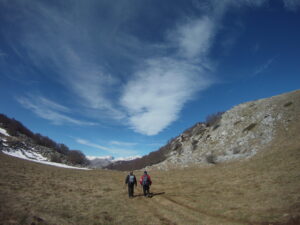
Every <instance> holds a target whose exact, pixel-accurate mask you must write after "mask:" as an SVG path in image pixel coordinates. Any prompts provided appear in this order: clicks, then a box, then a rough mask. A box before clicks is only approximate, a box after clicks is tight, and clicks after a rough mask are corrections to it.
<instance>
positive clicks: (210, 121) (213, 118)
mask: <svg viewBox="0 0 300 225" xmlns="http://www.w3.org/2000/svg"><path fill="white" fill-rule="evenodd" d="M223 113H224V112H217V113H214V114H211V115H208V116H207V117H206V121H205V124H206V125H207V126H208V127H212V126H213V127H214V129H216V128H218V126H219V125H218V123H219V122H220V120H221V118H222V115H223Z"/></svg>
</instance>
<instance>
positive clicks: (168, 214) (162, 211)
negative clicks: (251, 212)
mask: <svg viewBox="0 0 300 225" xmlns="http://www.w3.org/2000/svg"><path fill="white" fill-rule="evenodd" d="M153 194H154V196H153V197H152V198H145V197H144V196H142V194H141V192H140V190H139V191H137V193H136V197H135V198H134V199H129V200H128V201H134V202H133V204H130V205H131V207H134V208H135V209H136V210H137V212H138V214H139V215H143V216H145V217H149V218H153V219H152V220H151V221H149V223H147V224H164V225H179V224H197V225H198V224H199V225H201V224H216V225H217V224H218V225H219V224H224V225H226V224H228V225H229V224H230V225H241V224H243V225H247V224H250V223H249V222H248V221H242V220H237V219H234V218H230V217H226V216H222V215H217V214H215V213H212V212H209V211H204V210H199V209H197V208H194V207H192V206H189V205H188V204H186V203H183V201H180V199H181V197H180V195H177V196H176V199H175V197H173V196H172V195H171V194H168V193H166V192H162V191H153ZM184 199H185V200H184V201H185V202H187V201H189V200H190V201H192V199H187V198H186V196H184Z"/></svg>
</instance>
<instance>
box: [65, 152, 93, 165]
mask: <svg viewBox="0 0 300 225" xmlns="http://www.w3.org/2000/svg"><path fill="white" fill-rule="evenodd" d="M68 161H69V162H70V163H72V164H74V165H87V164H88V160H87V159H86V158H85V155H84V154H83V153H82V152H81V151H79V150H70V151H69V153H68Z"/></svg>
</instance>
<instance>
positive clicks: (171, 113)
mask: <svg viewBox="0 0 300 225" xmlns="http://www.w3.org/2000/svg"><path fill="white" fill-rule="evenodd" d="M211 82H212V80H211V78H210V77H209V76H206V75H205V72H204V70H203V69H202V68H201V67H199V66H195V65H193V64H189V63H188V62H184V61H178V60H172V59H168V58H158V59H152V60H149V61H147V63H146V65H145V67H143V69H142V70H141V71H139V72H137V73H136V75H135V77H134V79H132V80H131V81H130V82H129V83H128V84H127V85H126V86H125V89H124V94H123V96H122V98H121V104H122V105H123V106H124V107H125V108H126V110H127V112H128V113H129V124H130V125H131V127H132V128H133V129H134V130H135V131H136V132H138V133H142V134H146V135H155V134H157V133H159V132H160V131H162V130H163V129H164V128H166V127H167V126H168V125H169V124H170V123H172V122H174V121H175V120H176V119H177V118H178V116H179V113H180V111H181V109H182V108H183V106H184V104H185V103H186V102H187V101H188V100H190V99H192V98H193V97H194V95H195V94H196V93H197V92H198V91H200V90H204V89H205V88H207V87H208V86H209V85H210V84H211Z"/></svg>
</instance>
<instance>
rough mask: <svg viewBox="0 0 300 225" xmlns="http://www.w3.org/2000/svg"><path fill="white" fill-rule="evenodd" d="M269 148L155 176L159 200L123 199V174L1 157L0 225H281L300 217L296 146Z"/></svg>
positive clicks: (299, 151)
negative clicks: (229, 160)
mask: <svg viewBox="0 0 300 225" xmlns="http://www.w3.org/2000/svg"><path fill="white" fill-rule="evenodd" d="M272 147H273V148H272V150H271V149H270V150H267V151H265V152H263V153H261V154H259V155H257V156H255V157H253V158H252V159H250V160H247V161H239V162H234V163H228V164H220V165H217V166H214V167H207V168H189V169H184V170H174V171H167V172H161V171H153V172H152V173H151V175H152V178H153V183H154V184H153V187H152V192H154V193H163V192H164V194H158V195H155V196H154V197H153V198H149V199H145V198H144V197H141V196H140V197H136V198H134V199H128V198H127V195H126V189H125V188H124V187H123V180H124V177H125V174H124V173H122V172H117V171H101V170H97V171H80V170H71V169H62V168H55V167H51V166H46V165H42V164H36V163H32V162H28V161H25V160H20V159H17V158H13V157H9V156H6V155H3V154H0V177H1V180H0V210H1V211H0V221H1V222H2V223H3V224H59V225H61V224H89V225H91V224H269V223H265V222H270V224H272V223H273V224H284V223H286V222H287V221H290V222H291V221H292V219H291V218H292V217H297V216H298V218H299V216H300V148H299V147H300V146H298V143H296V141H295V142H286V143H285V144H284V145H282V146H281V148H280V149H279V148H276V147H274V146H272ZM139 173H140V172H137V175H139ZM140 193H141V189H140V188H139V189H138V190H137V192H136V194H140ZM1 222H0V224H1ZM277 222H278V223H277ZM298 222H300V221H298ZM290 224H298V223H290Z"/></svg>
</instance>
